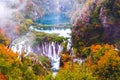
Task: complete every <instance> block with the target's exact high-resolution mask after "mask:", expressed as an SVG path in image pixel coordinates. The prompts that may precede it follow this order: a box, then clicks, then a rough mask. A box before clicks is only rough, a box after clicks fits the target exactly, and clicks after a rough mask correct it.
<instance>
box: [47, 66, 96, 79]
mask: <svg viewBox="0 0 120 80" xmlns="http://www.w3.org/2000/svg"><path fill="white" fill-rule="evenodd" d="M72 69H73V70H70V69H61V70H60V71H59V72H58V74H57V75H56V76H55V77H52V75H48V76H47V77H46V78H45V80H97V78H96V77H94V76H93V75H92V72H91V71H90V70H89V69H88V68H85V67H83V66H79V67H75V69H74V68H72Z"/></svg>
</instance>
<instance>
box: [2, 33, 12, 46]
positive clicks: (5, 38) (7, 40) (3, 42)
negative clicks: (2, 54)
mask: <svg viewBox="0 0 120 80" xmlns="http://www.w3.org/2000/svg"><path fill="white" fill-rule="evenodd" d="M0 44H3V45H5V46H8V45H9V44H10V40H9V39H8V38H7V37H6V36H5V35H4V34H2V33H0Z"/></svg>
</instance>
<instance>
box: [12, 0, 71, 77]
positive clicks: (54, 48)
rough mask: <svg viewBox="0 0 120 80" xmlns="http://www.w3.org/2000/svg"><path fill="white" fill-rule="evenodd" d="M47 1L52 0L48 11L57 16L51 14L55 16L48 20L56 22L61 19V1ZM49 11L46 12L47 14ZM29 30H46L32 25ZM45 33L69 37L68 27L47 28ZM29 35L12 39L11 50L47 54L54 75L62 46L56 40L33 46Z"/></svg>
mask: <svg viewBox="0 0 120 80" xmlns="http://www.w3.org/2000/svg"><path fill="white" fill-rule="evenodd" d="M67 1H68V2H69V0H67ZM67 1H66V2H67ZM48 2H52V3H51V4H53V5H54V6H53V7H54V10H52V12H50V13H52V14H55V15H57V16H52V17H55V19H54V20H52V19H53V18H52V19H50V20H51V21H54V22H56V23H58V22H59V21H60V20H62V19H61V13H62V12H61V8H63V7H62V5H60V2H62V1H60V0H52V1H48ZM63 2H64V1H63ZM48 7H49V6H48ZM50 13H48V15H49V14H50ZM62 14H63V13H62ZM45 18H46V16H45ZM63 19H65V17H64V16H63ZM45 21H47V23H48V22H49V21H48V20H45ZM31 30H35V31H38V32H39V31H40V32H41V31H42V32H46V31H44V30H37V29H34V28H33V27H30V30H29V31H31ZM47 33H58V34H59V35H60V36H64V37H70V35H69V34H70V33H71V30H70V29H66V30H65V29H62V30H53V31H50V30H49V31H47ZM30 35H31V34H30V33H28V34H27V35H24V36H22V37H20V38H19V39H17V40H15V41H13V43H12V50H13V51H14V52H19V53H20V54H21V53H22V52H23V51H24V52H27V54H29V53H36V54H39V55H41V56H47V57H48V58H49V59H50V60H51V65H52V71H53V75H56V72H57V71H58V70H59V68H60V56H59V53H60V52H62V50H63V46H62V45H61V44H59V43H57V42H43V43H41V44H37V45H35V46H34V47H33V46H32V44H31V43H33V41H34V39H33V38H31V37H29V36H30Z"/></svg>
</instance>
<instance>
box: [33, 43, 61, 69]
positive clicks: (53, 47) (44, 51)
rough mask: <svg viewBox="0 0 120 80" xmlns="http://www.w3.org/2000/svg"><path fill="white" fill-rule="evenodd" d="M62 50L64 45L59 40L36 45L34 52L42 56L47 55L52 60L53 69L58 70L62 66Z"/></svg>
mask: <svg viewBox="0 0 120 80" xmlns="http://www.w3.org/2000/svg"><path fill="white" fill-rule="evenodd" d="M62 50H63V46H62V45H61V44H59V43H57V42H43V43H42V44H40V45H37V46H35V47H34V49H33V52H35V53H37V54H39V55H41V56H47V57H48V58H49V59H50V60H51V65H52V70H53V71H57V70H59V67H60V56H59V53H60V52H62ZM38 51H39V52H38Z"/></svg>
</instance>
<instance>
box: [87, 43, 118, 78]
mask: <svg viewBox="0 0 120 80" xmlns="http://www.w3.org/2000/svg"><path fill="white" fill-rule="evenodd" d="M90 50H91V51H90V54H91V55H90V56H89V57H88V60H87V63H86V64H87V66H88V67H89V68H91V70H92V71H93V73H94V74H96V75H97V76H98V77H99V78H100V79H101V80H106V79H108V80H113V79H115V80H117V79H120V77H119V75H120V73H119V72H120V68H119V67H120V53H119V50H115V47H113V45H108V44H105V45H99V44H97V45H92V46H91V47H90Z"/></svg>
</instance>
